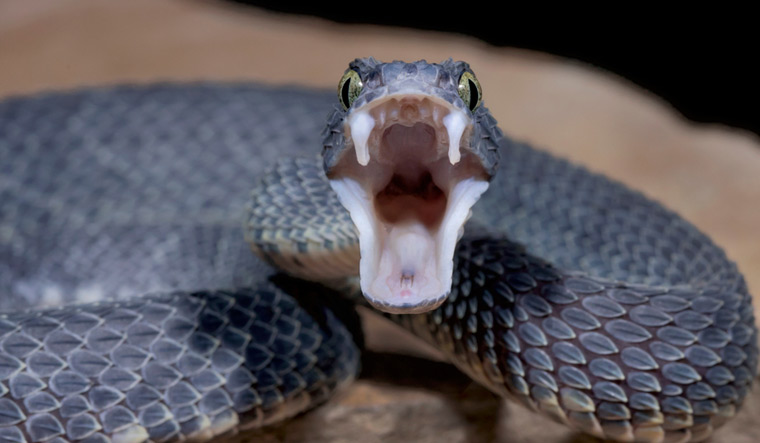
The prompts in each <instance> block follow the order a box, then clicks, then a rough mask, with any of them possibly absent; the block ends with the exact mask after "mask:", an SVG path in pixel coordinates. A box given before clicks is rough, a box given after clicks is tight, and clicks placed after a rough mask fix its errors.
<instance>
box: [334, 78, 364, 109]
mask: <svg viewBox="0 0 760 443" xmlns="http://www.w3.org/2000/svg"><path fill="white" fill-rule="evenodd" d="M363 87H364V84H363V83H362V79H361V77H359V73H358V72H356V71H354V70H353V69H349V70H348V71H346V73H345V74H343V78H341V79H340V83H338V99H340V104H342V105H343V109H348V108H350V107H351V105H352V104H353V103H354V100H356V97H358V96H359V94H360V93H361V92H362V88H363Z"/></svg>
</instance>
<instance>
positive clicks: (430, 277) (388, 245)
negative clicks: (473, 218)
mask: <svg viewBox="0 0 760 443" xmlns="http://www.w3.org/2000/svg"><path fill="white" fill-rule="evenodd" d="M412 103H414V104H415V106H413V107H410V105H409V103H408V101H407V102H403V101H402V102H400V103H389V104H386V105H384V106H378V107H376V108H373V109H372V110H370V111H369V112H370V113H371V115H372V117H373V118H374V123H375V126H374V127H373V128H372V129H371V133H370V134H369V136H368V142H367V146H368V148H367V149H368V154H369V160H368V161H367V164H366V166H362V165H361V164H359V163H358V161H357V158H358V157H359V155H358V154H357V155H356V156H354V155H353V153H351V152H348V153H346V154H345V155H344V156H343V158H342V159H341V161H340V162H339V164H338V165H337V166H336V167H335V169H334V171H333V173H332V174H331V177H330V179H331V185H332V186H333V189H335V191H336V192H337V193H338V196H339V198H340V199H341V202H342V203H343V205H344V206H346V208H347V209H348V210H349V212H350V213H351V216H352V219H353V220H354V223H355V225H356V226H357V229H358V231H359V241H360V248H361V257H362V258H361V263H360V274H361V275H360V277H361V286H362V290H363V292H364V293H365V296H367V298H368V299H369V301H370V302H372V303H373V304H375V305H376V306H377V307H379V308H380V309H383V310H386V311H391V312H414V309H415V308H414V307H416V306H424V307H425V309H424V310H429V309H432V308H433V307H434V306H433V304H434V303H435V304H439V303H440V302H442V301H443V299H444V297H445V295H447V294H448V292H449V291H450V289H451V273H452V269H453V263H452V259H453V252H454V247H455V245H456V241H457V240H458V238H459V236H460V234H461V229H462V225H463V223H464V221H465V220H466V218H467V217H468V215H469V209H470V207H471V206H472V204H474V202H475V201H477V198H478V197H479V196H480V194H481V193H482V192H483V191H485V189H486V188H487V180H486V179H485V174H484V172H483V167H482V166H481V165H480V162H479V161H478V159H477V158H476V157H475V156H474V155H473V154H472V153H470V152H469V151H468V150H462V152H461V154H462V155H461V159H458V160H459V161H458V162H457V164H456V165H454V164H452V161H451V160H450V157H449V146H448V143H449V133H448V132H447V128H446V126H445V125H444V124H443V123H441V119H442V118H443V117H444V116H445V115H446V113H447V112H449V109H447V108H443V109H442V108H441V106H440V105H435V104H433V103H431V102H430V101H427V102H425V101H424V100H423V101H422V102H419V101H414V102H412ZM405 115H406V116H405ZM457 138H458V137H457Z"/></svg>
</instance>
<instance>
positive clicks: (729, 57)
mask: <svg viewBox="0 0 760 443" xmlns="http://www.w3.org/2000/svg"><path fill="white" fill-rule="evenodd" d="M236 1H237V2H238V3H240V4H243V5H250V6H256V7H262V8H266V9H268V10H271V11H278V12H284V13H291V14H301V15H311V16H316V17H322V18H325V19H328V20H332V21H335V22H339V23H368V24H377V25H390V26H402V27H410V28H416V29H427V30H435V31H445V32H453V33H459V34H466V35H470V36H474V37H477V38H478V39H480V40H482V41H484V42H487V43H489V44H491V45H495V46H500V47H516V48H524V49H530V50H536V51H540V52H545V53H549V54H554V55H559V56H562V57H568V58H571V59H576V60H579V61H581V62H584V63H588V64H591V65H594V66H597V67H599V68H602V69H604V70H607V71H610V72H613V73H616V74H618V75H620V76H622V77H625V78H626V79H628V80H630V81H632V82H633V83H635V84H636V85H638V86H640V87H642V88H644V89H647V90H649V91H651V92H652V93H654V94H655V95H658V96H660V97H662V98H664V99H665V100H666V101H668V102H669V103H670V104H672V105H673V106H674V107H675V108H676V109H677V110H678V111H679V112H680V113H682V114H683V115H684V116H685V117H686V118H688V119H689V120H694V121H698V122H720V123H725V124H727V125H730V126H735V127H740V128H745V129H751V130H752V131H754V132H756V133H759V132H760V119H758V118H757V115H756V113H752V112H750V110H751V109H752V108H754V107H755V106H756V104H757V103H758V100H760V83H759V82H758V81H757V79H758V78H760V65H759V64H757V63H755V61H754V60H753V56H752V54H753V53H754V52H755V50H756V40H757V33H756V30H755V27H754V26H753V24H752V22H751V20H752V19H751V18H750V17H751V14H749V13H748V12H749V11H744V12H742V11H741V10H736V9H731V10H726V9H722V8H714V7H711V8H709V10H699V8H689V11H673V12H665V11H662V10H647V9H646V8H643V7H642V8H641V9H635V10H626V11H624V12H623V11H621V12H618V13H610V11H605V10H601V9H598V10H589V11H588V15H584V14H583V11H582V10H580V9H574V10H572V11H566V10H564V9H563V8H562V7H559V8H554V7H553V8H552V9H553V10H554V11H555V12H554V13H553V14H551V13H548V11H532V12H531V11H526V10H524V9H517V10H515V9H514V6H515V5H504V10H503V11H498V12H497V11H494V13H488V12H487V11H485V10H484V9H483V8H485V5H479V4H471V5H470V4H467V5H464V4H463V5H460V6H459V7H458V8H459V9H457V10H451V11H449V10H445V9H435V10H432V11H431V10H430V9H428V8H418V9H413V8H404V9H403V13H399V10H398V9H397V8H396V7H393V6H391V7H378V8H374V9H372V11H371V13H368V11H367V10H365V9H364V8H355V7H353V8H352V7H348V6H347V5H344V4H340V2H337V3H329V2H328V3H318V2H312V3H307V2H303V3H302V2H298V3H297V4H296V2H281V1H278V2H275V1H267V0H236ZM396 6H401V5H396ZM541 12H544V13H546V17H545V18H542V16H543V14H541Z"/></svg>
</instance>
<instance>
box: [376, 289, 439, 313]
mask: <svg viewBox="0 0 760 443" xmlns="http://www.w3.org/2000/svg"><path fill="white" fill-rule="evenodd" d="M363 295H364V298H365V299H366V300H367V302H369V304H370V305H372V307H374V308H375V309H378V310H380V311H383V312H387V313H389V314H422V313H425V312H428V311H432V310H433V309H436V308H437V307H439V306H441V304H443V302H444V301H446V299H447V298H448V296H449V292H446V293H444V294H442V295H441V296H440V297H438V298H435V299H425V300H423V301H421V302H418V303H416V304H414V303H404V304H388V303H386V302H385V301H382V300H377V299H375V298H373V297H372V296H371V295H369V294H367V293H363Z"/></svg>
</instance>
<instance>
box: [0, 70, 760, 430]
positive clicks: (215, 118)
mask: <svg viewBox="0 0 760 443" xmlns="http://www.w3.org/2000/svg"><path fill="white" fill-rule="evenodd" d="M486 99H487V97H486ZM334 102H335V95H334V93H330V94H327V93H322V92H313V91H307V90H300V89H297V88H287V89H284V88H283V89H275V88H266V87H260V86H256V85H183V86H179V85H156V86H145V87H122V88H113V89H103V90H90V91H81V92H73V93H65V94H48V95H44V96H37V97H31V98H16V99H11V100H6V101H5V102H3V103H1V104H0V172H1V173H2V176H1V178H0V198H2V201H3V205H2V208H0V257H1V259H0V291H1V292H0V293H2V298H0V309H2V310H3V311H5V312H6V313H5V314H2V317H0V440H3V441H4V440H8V441H53V440H56V439H63V440H71V441H78V440H87V441H142V440H146V439H150V440H155V441H164V440H169V439H174V438H181V437H190V438H201V439H206V438H210V437H212V436H213V435H217V434H222V433H226V432H230V431H231V430H233V429H242V428H245V427H250V426H260V425H262V424H266V423H270V422H272V421H275V420H279V419H282V418H285V417H288V416H291V415H293V414H295V413H298V412H300V411H303V410H305V409H308V408H310V407H312V406H314V405H316V404H318V403H320V402H322V401H324V400H325V399H326V398H327V397H328V396H329V394H330V393H331V392H332V391H333V390H334V389H335V388H337V387H339V386H343V385H345V384H346V383H347V382H349V381H350V380H351V379H352V378H353V377H354V376H355V374H356V371H357V370H358V349H357V347H356V345H355V344H354V342H353V340H352V337H351V334H350V332H349V330H350V329H351V328H350V327H346V326H344V322H345V316H344V315H342V314H340V315H339V314H337V313H336V312H337V311H335V310H331V308H330V306H329V305H325V306H322V305H317V306H315V305H314V304H313V303H311V304H310V303H309V302H308V300H312V299H317V298H318V297H321V296H323V295H324V294H322V292H323V291H322V290H318V289H314V288H312V287H311V286H301V288H302V289H298V290H293V286H289V289H288V290H283V289H282V288H281V287H279V286H277V285H274V284H272V283H269V282H267V281H266V280H267V277H268V276H270V275H271V274H272V273H273V272H274V271H273V269H272V268H271V267H269V266H267V265H265V264H264V263H262V262H261V261H259V260H256V258H255V257H253V255H252V254H250V251H249V250H248V246H247V245H246V244H245V242H243V241H242V235H241V234H240V222H239V220H240V219H241V218H242V217H243V213H242V208H243V202H245V201H246V200H247V199H249V198H250V195H249V193H250V188H251V187H252V186H254V184H255V186H256V188H255V190H254V192H253V193H252V194H251V195H252V196H253V201H254V203H253V204H252V205H251V206H250V207H251V208H262V206H261V205H259V204H258V203H257V202H263V201H266V203H267V206H266V209H262V214H264V215H266V216H268V217H269V219H266V217H263V218H261V217H257V216H255V215H256V214H255V212H256V211H257V210H259V209H252V210H251V212H250V213H249V214H248V215H246V217H245V218H246V232H247V235H248V236H249V238H250V237H258V238H259V239H262V240H271V239H273V238H275V237H276V240H277V241H276V242H271V243H270V244H269V245H268V246H265V248H266V251H267V253H268V254H270V255H272V257H270V262H272V263H276V262H277V259H276V258H274V255H273V254H275V253H276V252H279V251H280V250H281V249H282V248H283V246H282V244H283V238H285V239H287V240H288V241H291V242H295V243H298V241H301V242H302V245H301V247H300V249H301V250H308V249H309V247H310V245H313V244H314V243H315V242H317V243H318V242H322V243H323V244H324V245H326V247H328V248H336V245H341V246H348V247H356V244H357V238H356V232H355V231H353V230H352V229H350V228H347V227H346V226H347V225H346V222H347V221H348V220H349V218H348V216H347V214H346V212H345V210H342V208H341V207H340V206H333V203H336V202H337V199H336V198H335V197H334V196H332V197H320V198H321V199H322V200H318V199H315V200H312V201H320V202H323V204H322V205H321V210H320V211H316V210H315V211H312V213H313V214H317V215H318V216H319V217H323V218H322V224H321V225H320V226H321V227H324V226H327V225H329V224H331V223H333V222H334V225H335V226H336V227H338V228H339V229H340V230H339V232H338V233H337V234H336V233H335V232H334V231H329V232H327V234H325V233H324V232H320V231H324V230H320V229H313V228H310V226H313V225H304V224H302V221H300V219H297V217H292V216H291V217H283V215H282V214H286V213H287V212H285V211H288V210H292V208H293V207H294V202H296V201H298V200H301V201H302V200H303V197H304V196H313V195H315V193H324V194H320V195H327V196H330V195H332V194H330V192H331V189H330V186H329V184H328V181H327V179H326V178H325V176H324V172H323V171H322V168H321V167H320V166H318V164H317V163H316V162H314V161H312V160H295V159H294V160H283V159H284V158H295V157H297V156H304V155H306V156H309V155H310V153H313V152H314V148H315V147H316V146H319V145H320V140H319V133H320V130H321V127H322V126H323V124H324V123H323V120H324V118H323V116H324V115H326V114H327V111H328V110H329V109H330V106H331V105H332V104H333V103H334ZM293 122H298V125H297V126H293ZM209 146H213V149H210V148H209ZM500 150H501V156H502V158H501V162H500V166H499V169H498V171H497V173H496V174H495V175H494V178H493V179H492V180H491V185H490V190H489V191H488V192H486V193H485V194H483V196H482V198H481V201H480V202H479V203H478V204H477V205H475V206H474V207H473V215H472V219H471V221H470V223H469V224H468V227H467V230H466V231H467V234H466V235H465V237H464V238H463V239H462V240H461V241H460V245H459V248H458V249H457V252H456V254H455V256H454V262H455V265H454V267H453V274H452V283H453V284H452V290H451V292H450V294H449V295H448V296H447V298H446V299H445V300H444V301H443V302H442V304H441V305H440V306H438V307H437V308H435V309H434V310H432V311H430V312H427V313H424V314H415V315H401V314H398V315H396V314H390V316H391V317H392V318H393V319H394V320H395V321H397V322H398V323H400V324H401V325H402V326H404V327H406V328H408V329H410V330H412V331H413V332H415V333H416V334H418V335H420V336H421V337H422V338H423V339H425V340H426V341H428V342H430V343H432V344H434V345H435V346H436V347H438V348H439V349H441V350H442V352H444V354H446V355H447V356H448V357H449V358H451V360H452V362H454V363H455V364H456V365H457V366H458V367H459V368H461V369H462V370H463V371H464V372H466V373H467V374H469V375H470V376H472V377H473V378H474V379H475V380H477V381H479V382H481V383H483V384H484V385H485V386H487V387H489V388H490V389H491V390H493V391H494V392H496V393H499V394H502V395H504V396H507V397H510V398H513V399H516V400H518V401H519V402H521V403H522V404H524V405H526V406H527V407H529V408H531V409H535V410H538V411H541V412H542V413H544V414H546V415H549V416H550V417H552V418H553V419H555V420H558V421H560V422H563V423H566V424H568V425H570V426H571V427H573V428H574V429H578V430H581V431H584V432H588V433H591V434H593V435H598V436H604V437H607V438H612V439H616V440H620V441H633V440H637V441H663V440H665V441H688V440H694V441H698V440H702V439H704V438H706V437H707V436H709V435H710V434H711V433H712V431H713V429H714V428H716V427H717V426H719V425H721V424H722V423H724V422H725V421H726V420H727V419H729V418H731V417H732V416H733V415H735V414H736V412H737V410H738V408H739V407H740V405H741V404H742V402H743V399H744V398H745V397H746V395H747V392H748V389H749V387H750V385H751V382H752V379H753V377H754V374H755V370H756V365H757V348H756V335H757V332H756V330H755V326H754V317H753V310H752V305H751V298H750V296H749V294H748V292H747V288H746V284H745V283H744V280H743V278H742V277H741V275H740V274H739V273H738V271H737V269H736V266H735V265H734V264H733V263H731V262H730V261H729V260H728V259H727V258H726V257H725V255H724V254H723V252H722V251H721V250H720V249H719V248H718V247H716V246H715V245H714V244H713V243H712V242H711V241H710V240H709V239H707V238H706V237H705V236H704V235H702V234H701V233H699V232H698V231H697V230H696V229H695V228H693V227H692V226H691V225H690V224H688V223H687V222H685V221H683V220H682V219H680V218H678V217H677V216H675V215H674V214H672V213H671V212H669V211H667V210H665V209H663V208H662V207H661V206H659V205H657V204H656V203H653V202H651V201H650V200H648V199H646V198H644V197H643V196H641V195H639V194H637V193H635V192H633V191H630V190H628V189H626V188H625V187H623V186H621V185H619V184H617V183H614V182H611V181H609V180H608V179H606V178H604V177H601V176H599V175H595V174H592V173H589V172H587V171H586V170H585V169H583V168H580V167H577V166H574V165H571V164H569V163H568V162H566V161H564V160H561V159H557V158H555V157H552V156H550V155H548V154H546V153H543V152H541V151H538V150H534V149H532V148H530V147H528V146H526V145H524V144H520V143H515V142H512V141H509V140H507V139H505V140H504V141H503V143H502V144H501V146H500ZM278 161H279V162H280V163H279V165H278V166H277V167H276V168H275V169H273V170H270V171H269V172H264V168H265V166H266V165H271V164H274V163H276V162H278ZM277 171H279V172H277ZM293 171H298V173H293ZM273 174H274V175H275V176H276V175H277V174H279V175H281V177H274V178H273ZM275 178H276V180H281V181H284V182H285V183H286V184H285V185H282V186H279V187H278V186H277V185H274V184H273V183H274V182H273V180H274V179H275ZM267 183H268V184H267ZM281 183H282V182H281ZM265 188H270V189H272V188H278V189H280V190H282V189H285V188H287V190H288V192H284V193H279V194H276V195H274V196H273V195H272V194H268V193H267V192H264V191H265V190H266V189H265ZM331 217H332V218H331ZM283 218H285V219H286V220H284V221H283ZM307 218H308V217H305V218H304V219H307ZM260 220H268V221H267V222H266V223H262V222H261V221H260ZM275 222H277V223H279V224H277V226H279V227H282V226H285V228H283V230H282V231H280V234H278V235H277V236H274V237H267V235H265V234H263V233H262V231H261V230H260V228H261V226H262V225H263V224H269V225H270V226H272V223H275ZM288 223H290V225H287V224H288ZM486 227H487V228H486ZM285 231H288V234H287V235H284V234H283V233H284V232H285ZM303 233H306V234H307V235H302V234H303ZM299 236H300V237H299ZM299 239H300V240H299ZM298 248H299V247H298V246H297V247H296V249H298ZM350 256H351V255H350V254H349V255H347V256H345V257H350ZM345 257H344V258H343V259H344V260H346V261H350V260H349V259H348V258H345ZM299 292H303V294H301V293H299ZM141 294H152V295H147V296H145V297H142V298H133V297H134V296H136V295H141ZM103 297H109V298H116V299H117V301H114V302H107V301H100V298H103ZM319 299H320V300H321V298H319ZM94 300H97V301H95V302H94V303H89V304H84V305H81V304H75V303H76V302H82V301H85V302H87V301H94ZM304 300H306V301H304ZM45 303H48V304H60V306H59V307H54V308H49V309H47V310H41V311H40V310H23V309H22V310H19V308H23V307H27V308H32V307H34V306H38V305H40V304H45ZM349 323H350V321H349Z"/></svg>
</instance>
